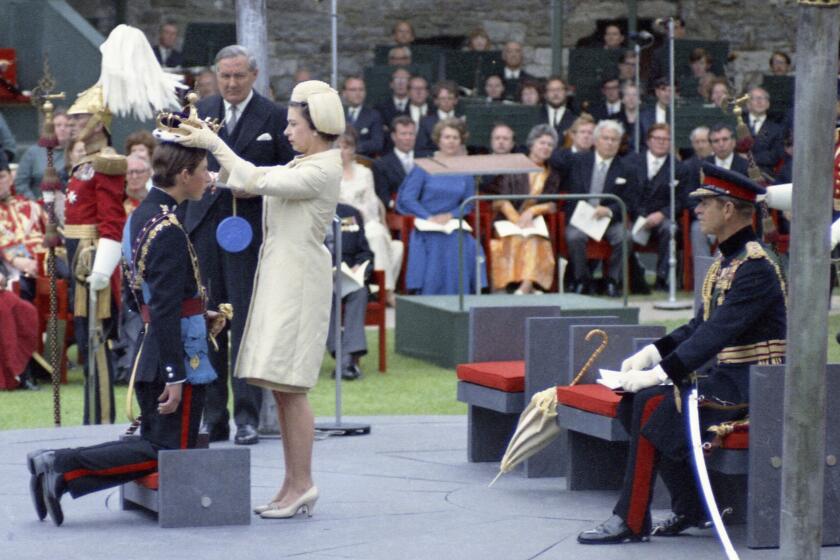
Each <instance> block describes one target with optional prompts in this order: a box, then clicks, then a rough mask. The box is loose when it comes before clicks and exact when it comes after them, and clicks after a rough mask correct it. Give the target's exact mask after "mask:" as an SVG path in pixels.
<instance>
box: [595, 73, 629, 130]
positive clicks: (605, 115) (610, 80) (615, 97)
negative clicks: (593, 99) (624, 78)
mask: <svg viewBox="0 0 840 560" xmlns="http://www.w3.org/2000/svg"><path fill="white" fill-rule="evenodd" d="M601 95H603V96H604V100H603V101H601V102H599V103H596V104H595V105H593V106H590V107H589V114H590V115H592V116H593V117H594V118H595V120H596V121H602V120H604V119H617V118H618V116H619V115H620V114H621V109H622V106H621V83H620V82H619V81H618V76H607V77H606V78H604V80H603V81H602V82H601Z"/></svg>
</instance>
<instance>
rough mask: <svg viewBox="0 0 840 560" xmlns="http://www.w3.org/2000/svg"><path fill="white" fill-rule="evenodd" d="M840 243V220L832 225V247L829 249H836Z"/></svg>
mask: <svg viewBox="0 0 840 560" xmlns="http://www.w3.org/2000/svg"><path fill="white" fill-rule="evenodd" d="M838 243H840V219H838V220H837V221H836V222H834V223H833V224H831V246H830V247H829V249H834V248H835V247H837V244H838Z"/></svg>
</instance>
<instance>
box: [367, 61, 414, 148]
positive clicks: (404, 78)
mask: <svg viewBox="0 0 840 560" xmlns="http://www.w3.org/2000/svg"><path fill="white" fill-rule="evenodd" d="M410 79H411V73H410V72H409V71H408V70H406V69H405V68H397V69H396V70H394V72H393V73H392V74H391V82H390V87H391V93H392V95H391V98H390V99H388V100H386V101H383V102H382V103H379V104H378V105H377V106H376V107H374V108H375V109H376V110H377V111H378V112H379V116H380V117H382V124H383V126H384V130H385V134H384V137H385V138H384V147H383V151H385V152H387V151H389V150H390V149H391V148H392V147H393V144H391V139H390V134H391V132H392V130H391V122H392V121H393V120H394V119H395V118H397V117H399V116H400V115H408V105H409V98H408V81H409V80H410Z"/></svg>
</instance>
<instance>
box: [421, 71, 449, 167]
mask: <svg viewBox="0 0 840 560" xmlns="http://www.w3.org/2000/svg"><path fill="white" fill-rule="evenodd" d="M432 96H433V97H434V100H435V106H436V107H437V110H436V111H434V112H433V113H432V114H430V115H427V116H425V117H424V118H422V119H421V120H420V128H419V129H418V130H417V143H416V144H415V147H414V150H415V151H416V152H417V155H418V156H419V157H425V156H428V155H431V154H432V153H433V152H434V151H435V150H437V145H436V144H435V142H434V140H432V130H434V128H435V125H436V124H437V123H438V121H440V120H443V119H446V118H450V117H458V116H460V115H459V114H458V113H457V112H456V108H457V106H458V84H456V83H455V82H453V81H451V80H444V81H442V82H438V83H436V84H435V87H433V88H432Z"/></svg>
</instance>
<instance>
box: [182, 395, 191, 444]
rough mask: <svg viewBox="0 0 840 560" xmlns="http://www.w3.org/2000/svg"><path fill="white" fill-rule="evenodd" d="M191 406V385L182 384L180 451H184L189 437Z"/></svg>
mask: <svg viewBox="0 0 840 560" xmlns="http://www.w3.org/2000/svg"><path fill="white" fill-rule="evenodd" d="M191 404H192V385H190V384H189V383H184V395H183V398H182V399H181V405H182V408H181V449H186V448H187V444H188V443H189V437H190V408H191V406H190V405H191Z"/></svg>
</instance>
